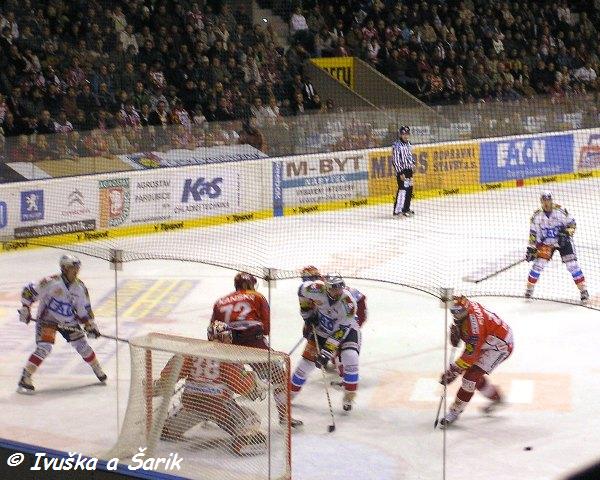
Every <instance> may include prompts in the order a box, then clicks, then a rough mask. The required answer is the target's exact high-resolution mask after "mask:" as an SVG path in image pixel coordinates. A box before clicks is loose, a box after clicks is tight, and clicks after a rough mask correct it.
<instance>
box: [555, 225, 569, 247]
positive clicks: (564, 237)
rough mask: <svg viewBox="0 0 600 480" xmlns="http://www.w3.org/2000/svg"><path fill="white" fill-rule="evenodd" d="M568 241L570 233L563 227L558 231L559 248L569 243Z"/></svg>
mask: <svg viewBox="0 0 600 480" xmlns="http://www.w3.org/2000/svg"><path fill="white" fill-rule="evenodd" d="M570 241H571V235H570V234H569V231H568V230H566V229H563V230H561V231H560V232H558V246H559V248H565V247H566V246H567V245H568V244H569V242H570Z"/></svg>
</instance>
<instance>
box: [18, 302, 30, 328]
mask: <svg viewBox="0 0 600 480" xmlns="http://www.w3.org/2000/svg"><path fill="white" fill-rule="evenodd" d="M17 312H19V321H20V322H23V323H24V324H25V325H27V324H28V323H29V322H31V310H29V307H28V306H27V305H23V306H21V308H19V309H18V310H17Z"/></svg>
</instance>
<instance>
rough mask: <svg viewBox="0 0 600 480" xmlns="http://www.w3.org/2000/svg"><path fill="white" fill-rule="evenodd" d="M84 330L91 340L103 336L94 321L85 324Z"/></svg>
mask: <svg viewBox="0 0 600 480" xmlns="http://www.w3.org/2000/svg"><path fill="white" fill-rule="evenodd" d="M83 329H84V330H85V334H86V335H87V336H88V337H89V338H98V337H100V336H101V334H100V331H99V330H98V326H97V325H96V322H94V321H93V320H88V321H87V322H85V323H84V324H83Z"/></svg>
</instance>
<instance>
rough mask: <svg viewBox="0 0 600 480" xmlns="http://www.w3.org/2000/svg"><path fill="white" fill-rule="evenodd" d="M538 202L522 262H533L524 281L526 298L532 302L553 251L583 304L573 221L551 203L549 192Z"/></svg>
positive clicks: (586, 295) (584, 293) (582, 280)
mask: <svg viewBox="0 0 600 480" xmlns="http://www.w3.org/2000/svg"><path fill="white" fill-rule="evenodd" d="M540 201H541V204H542V208H540V209H538V210H536V211H535V212H534V214H533V216H532V217H531V225H530V227H529V245H528V246H527V253H526V255H525V258H526V260H527V261H528V262H531V261H533V265H532V266H531V270H530V271H529V277H528V278H527V288H526V290H525V297H526V298H531V296H532V295H533V289H534V288H535V284H536V283H537V281H538V279H539V277H540V275H541V273H542V271H543V270H544V267H545V266H546V264H547V263H548V262H549V261H550V259H551V258H552V256H553V255H554V252H555V250H558V252H559V253H560V257H561V259H562V261H563V263H564V264H565V266H566V267H567V270H568V271H569V273H570V274H571V276H572V277H573V281H574V282H575V285H577V288H578V289H579V293H580V295H581V301H582V302H585V301H586V300H587V299H588V298H589V297H590V295H589V293H588V291H587V288H586V286H585V278H584V276H583V272H582V271H581V268H580V267H579V263H578V262H577V256H576V255H575V247H574V245H573V235H574V234H575V228H576V223H575V219H574V218H573V217H572V216H571V215H569V213H568V212H567V210H566V209H565V208H563V207H561V206H560V205H557V204H556V203H554V201H553V198H552V194H551V193H550V192H544V193H543V194H542V195H541V197H540Z"/></svg>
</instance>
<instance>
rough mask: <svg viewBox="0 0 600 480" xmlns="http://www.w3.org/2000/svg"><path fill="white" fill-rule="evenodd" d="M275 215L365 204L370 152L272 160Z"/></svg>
mask: <svg viewBox="0 0 600 480" xmlns="http://www.w3.org/2000/svg"><path fill="white" fill-rule="evenodd" d="M272 179H273V215H274V216H276V217H279V216H282V215H293V214H303V213H311V212H316V211H320V210H323V209H327V208H340V207H341V208H343V207H350V206H358V205H364V204H366V203H367V197H368V180H367V179H368V172H367V153H366V152H340V153H334V154H322V155H305V156H298V157H291V158H287V159H282V160H274V161H273V162H272Z"/></svg>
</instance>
